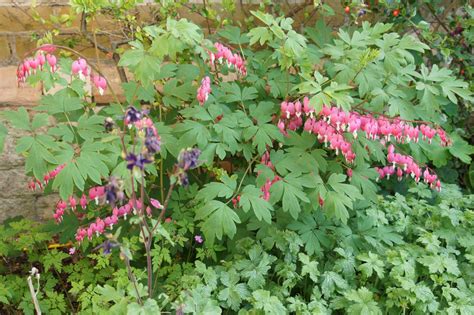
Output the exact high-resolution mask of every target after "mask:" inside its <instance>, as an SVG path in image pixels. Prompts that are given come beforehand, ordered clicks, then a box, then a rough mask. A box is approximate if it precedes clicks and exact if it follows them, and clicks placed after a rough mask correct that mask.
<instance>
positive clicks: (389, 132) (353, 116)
mask: <svg viewBox="0 0 474 315" xmlns="http://www.w3.org/2000/svg"><path fill="white" fill-rule="evenodd" d="M280 108H281V115H280V120H279V121H278V124H277V126H278V128H279V129H280V131H281V132H282V133H283V134H284V135H285V136H286V135H288V132H287V130H293V131H294V130H297V129H299V128H301V127H303V130H304V131H306V132H309V133H314V134H315V135H316V136H317V139H318V140H319V142H320V143H324V145H325V146H326V147H327V148H329V149H331V150H333V151H334V152H335V153H336V155H338V154H342V155H343V156H344V158H345V160H346V162H347V163H353V162H354V160H355V158H356V155H355V153H354V152H353V150H352V141H353V140H351V139H350V137H348V135H352V138H353V139H356V138H357V137H358V135H359V133H360V132H363V133H364V134H365V136H366V138H367V139H369V140H374V141H375V140H376V141H380V142H381V143H382V144H384V145H385V144H386V143H388V142H395V143H401V144H404V143H410V142H415V143H416V142H418V141H419V140H420V133H421V135H422V139H423V140H428V142H429V143H431V141H432V139H433V138H434V136H435V135H436V134H437V135H438V136H439V139H440V141H441V144H442V145H444V146H446V145H449V144H450V140H449V139H448V137H447V135H446V132H444V130H442V129H441V128H431V127H430V126H428V125H426V124H422V125H420V126H417V125H414V124H413V123H411V122H407V121H405V120H403V119H400V118H388V117H385V116H379V117H374V116H373V115H371V114H366V115H363V114H360V113H358V112H344V111H343V110H341V109H339V108H337V107H328V106H323V108H322V109H321V111H320V112H319V113H315V111H314V109H313V108H312V107H311V106H310V105H309V99H308V98H307V97H305V98H304V99H303V104H301V102H300V101H296V102H282V103H281V106H280ZM387 161H388V162H389V163H390V164H392V166H386V167H383V168H377V171H378V172H379V175H380V178H385V177H387V178H389V177H390V176H391V175H393V174H395V173H396V175H397V177H398V178H399V179H401V178H402V176H403V174H407V175H410V176H412V177H413V178H414V179H415V180H416V181H417V182H418V181H419V179H420V177H421V176H422V172H421V168H420V167H419V166H418V165H417V164H416V163H415V161H414V160H413V158H411V157H409V156H405V155H401V154H398V153H395V152H394V147H393V145H391V146H389V153H388V155H387ZM396 166H398V169H397V168H396ZM351 174H352V173H351ZM426 174H427V176H426V177H425V176H423V177H424V178H425V182H426V183H428V184H429V185H430V187H431V188H437V189H438V190H439V189H440V187H441V183H440V182H439V181H438V180H437V177H436V175H433V174H431V173H430V172H429V171H428V172H427V173H426ZM348 175H349V174H348ZM349 177H350V176H349Z"/></svg>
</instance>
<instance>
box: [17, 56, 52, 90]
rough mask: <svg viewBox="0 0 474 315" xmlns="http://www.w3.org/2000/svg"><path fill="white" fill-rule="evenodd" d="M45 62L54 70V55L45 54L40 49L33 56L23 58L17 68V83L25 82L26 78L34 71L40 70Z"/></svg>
mask: <svg viewBox="0 0 474 315" xmlns="http://www.w3.org/2000/svg"><path fill="white" fill-rule="evenodd" d="M46 62H47V63H48V64H49V66H50V67H51V71H53V72H54V71H56V70H57V69H56V63H57V60H56V57H55V56H54V55H50V54H47V55H46V56H45V55H44V53H43V52H42V51H39V52H38V53H37V54H36V57H35V58H28V59H26V60H24V61H23V62H22V63H21V64H20V65H19V66H18V68H17V70H16V75H17V81H18V83H21V82H25V81H26V79H27V78H28V77H29V76H30V75H32V74H35V73H36V71H38V70H39V71H41V70H43V68H44V65H45V64H46Z"/></svg>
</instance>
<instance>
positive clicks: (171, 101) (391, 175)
mask: <svg viewBox="0 0 474 315" xmlns="http://www.w3.org/2000/svg"><path fill="white" fill-rule="evenodd" d="M252 14H253V15H254V16H255V18H256V19H258V20H259V21H260V26H257V27H254V28H252V29H250V30H249V32H247V33H242V32H241V31H240V29H239V28H238V27H235V26H227V27H225V28H223V29H222V30H220V31H219V32H217V34H215V35H213V36H211V37H210V38H209V39H207V38H205V37H204V35H203V34H202V32H201V30H200V28H199V27H198V26H197V25H195V24H193V23H191V22H189V21H187V20H186V19H179V20H175V19H172V18H168V19H167V20H166V21H165V22H164V23H163V24H162V25H154V26H148V27H145V28H144V29H143V30H141V32H140V33H139V34H138V35H137V39H136V40H134V41H132V42H130V47H131V48H130V49H129V50H127V51H125V52H124V54H123V55H122V57H121V60H120V63H119V65H120V66H124V67H127V68H128V69H129V70H130V71H131V72H132V73H133V75H134V80H133V81H130V82H128V83H124V84H123V89H124V93H125V97H126V103H125V104H120V102H119V101H118V100H117V103H115V104H111V105H110V106H106V107H101V106H98V105H97V104H95V103H93V102H90V101H89V95H88V94H87V92H86V91H85V90H84V87H85V80H87V78H90V80H91V82H92V83H93V84H94V85H95V88H97V89H98V90H99V91H100V92H103V91H104V90H107V89H110V88H111V86H110V85H109V81H107V78H105V77H104V76H103V74H102V72H101V71H100V69H99V68H97V67H96V66H93V65H91V64H90V63H89V62H88V61H87V60H86V59H85V58H83V56H81V55H80V54H78V53H77V52H76V51H74V50H73V49H71V48H68V47H63V46H58V45H42V46H40V47H39V48H38V49H37V50H36V51H35V53H34V55H32V56H31V58H30V59H27V60H25V61H24V62H23V63H22V64H21V65H20V66H19V68H18V79H19V83H20V84H23V82H25V81H26V82H28V83H31V84H38V83H39V82H42V84H43V86H44V88H45V89H46V90H47V91H50V90H51V89H52V88H53V87H59V90H58V91H56V92H54V93H49V94H47V95H45V96H44V97H43V99H42V101H41V105H40V106H37V107H36V108H34V110H33V112H34V113H33V116H32V117H31V118H30V117H29V114H28V112H27V111H26V110H25V109H24V108H20V109H19V110H17V111H9V112H6V114H5V116H6V117H7V118H8V120H9V121H10V122H11V124H12V125H13V127H15V128H18V129H22V130H26V131H29V132H31V135H28V136H24V137H21V138H20V139H19V141H18V144H17V151H18V152H20V153H22V154H24V155H25V157H26V172H27V173H28V174H30V175H32V176H33V177H34V179H33V180H32V182H31V184H30V188H31V189H44V190H45V191H46V192H49V191H52V190H55V191H58V192H59V196H60V198H61V199H60V200H59V201H58V203H57V206H56V210H55V213H54V218H55V219H56V221H57V222H58V223H61V226H62V227H63V229H64V234H62V238H64V239H71V238H72V236H71V234H72V233H74V231H75V241H76V242H77V245H76V248H75V251H76V252H75V253H74V254H73V256H74V255H86V254H87V253H88V252H89V251H90V249H91V247H92V246H97V245H98V246H99V248H101V249H102V252H103V253H104V254H109V253H110V252H112V251H114V248H117V251H118V252H119V253H120V257H121V258H122V259H123V262H124V265H125V267H126V270H127V271H126V272H125V270H123V273H122V277H120V278H119V280H120V281H118V282H117V284H116V285H115V286H111V285H101V286H98V287H96V288H95V289H93V290H92V289H89V288H87V289H86V287H85V286H83V287H81V288H80V289H77V290H76V291H75V292H76V293H80V294H81V298H80V299H82V300H81V301H82V306H83V307H85V308H87V307H89V306H90V307H91V308H92V310H93V311H94V312H99V311H101V312H102V311H105V310H107V309H109V308H110V311H111V312H125V310H128V312H130V313H132V314H134V313H140V312H144V313H147V312H149V313H156V312H157V311H158V310H161V309H166V308H174V309H176V310H182V311H195V312H198V313H200V312H218V311H219V308H224V309H230V310H234V311H237V310H238V309H241V308H244V310H242V312H243V313H245V310H250V309H251V308H253V309H255V310H261V311H263V312H267V313H285V312H287V311H293V312H303V313H304V312H316V311H317V310H319V311H320V312H329V311H330V310H335V309H341V308H345V309H347V311H348V312H350V313H355V314H358V313H367V312H368V313H374V314H375V313H380V312H381V311H382V309H383V310H384V311H385V310H392V309H393V310H394V312H397V311H398V312H399V311H400V309H403V310H415V311H419V312H434V311H436V310H437V309H438V308H443V309H444V308H453V310H454V309H455V308H459V309H461V308H462V309H463V311H465V310H468V309H469V307H472V301H471V300H470V297H471V296H472V295H470V294H469V293H470V291H469V289H468V288H467V286H465V285H464V284H463V281H465V280H463V278H464V274H461V269H459V268H458V269H455V268H454V267H453V266H454V261H455V259H454V257H453V255H454V252H450V251H451V247H450V245H448V243H446V244H444V243H441V241H439V238H443V239H445V240H446V241H447V239H448V238H444V236H443V237H441V235H438V236H436V233H435V230H433V228H432V227H431V226H425V227H424V229H425V230H426V231H427V232H426V233H427V234H424V232H423V233H421V232H420V231H421V230H418V229H417V230H413V229H411V227H408V226H403V225H402V226H400V227H397V225H395V227H392V226H391V225H390V224H389V222H398V223H399V224H403V222H404V221H403V220H402V219H405V218H406V214H405V213H404V212H403V211H395V210H394V213H391V212H386V213H385V211H383V210H385V209H380V208H378V207H375V206H373V205H372V203H373V202H380V201H379V200H378V198H379V197H378V196H377V192H378V191H379V190H380V189H381V188H383V189H384V191H388V192H390V191H394V190H395V191H407V190H408V189H409V187H412V188H411V189H416V190H420V191H424V190H423V188H420V186H418V185H421V186H423V187H424V186H426V187H430V188H432V189H433V190H436V191H442V183H441V181H442V180H443V177H442V176H440V177H438V176H437V175H436V173H435V172H434V170H433V166H443V165H445V164H446V163H447V161H448V160H449V159H452V158H453V157H454V158H459V159H460V160H461V161H462V162H465V163H469V162H470V160H471V158H470V154H471V153H472V146H470V145H469V144H468V143H467V142H466V141H465V140H463V139H462V137H461V135H459V134H458V132H457V130H456V129H454V128H453V126H452V125H450V124H449V120H448V119H447V116H448V115H449V112H450V109H452V108H457V106H458V105H457V104H458V103H460V102H461V101H462V102H469V101H471V100H472V97H471V93H470V91H469V90H468V89H467V88H468V85H467V83H466V82H464V81H462V80H460V79H457V78H455V77H454V76H453V75H452V72H451V71H450V70H448V69H445V68H440V67H438V66H437V65H433V66H432V67H431V68H428V67H427V66H426V65H425V64H424V63H423V62H422V60H423V59H422V57H423V54H424V53H425V51H426V50H428V49H429V47H428V46H427V45H426V44H424V43H422V42H420V41H419V40H417V39H416V38H415V37H414V36H411V35H406V34H405V35H402V36H401V35H399V34H397V33H393V32H390V29H391V27H392V25H391V24H383V23H377V24H374V25H370V24H369V23H367V22H364V23H363V24H362V26H361V28H359V29H356V30H353V31H351V32H349V31H346V30H343V29H340V30H339V32H338V34H337V36H333V35H332V33H331V31H330V29H329V28H328V27H327V26H325V25H324V24H323V23H321V22H318V23H317V24H316V25H314V26H312V27H307V28H305V30H304V33H303V34H304V35H303V34H300V33H298V32H296V31H295V30H294V29H293V28H292V24H293V20H292V19H291V18H283V17H279V18H274V17H273V16H272V15H270V14H266V13H263V12H260V11H256V12H253V13H252ZM223 41H225V42H226V43H225V44H223V43H222V42H223ZM61 51H63V52H64V51H65V52H67V53H70V54H72V55H74V56H75V57H74V58H77V57H79V58H78V59H75V60H74V61H73V60H71V59H70V58H67V57H65V56H63V55H60V54H59V52H61ZM111 92H113V91H111ZM114 95H115V93H114ZM50 117H52V118H54V123H52V122H51V121H50ZM404 177H405V179H404ZM411 178H412V179H411ZM377 181H381V182H382V183H381V185H380V186H379V185H378V184H377V183H376V182H377ZM422 182H424V183H422ZM414 187H415V188H414ZM424 194H428V193H427V192H426V191H424ZM401 198H403V197H401V196H398V197H397V199H396V201H394V202H396V203H397V205H400V204H401V203H402V202H401V201H400V199H401ZM387 200H388V201H386V202H387V204H385V205H386V206H387V207H388V206H389V205H392V204H391V203H390V202H392V201H390V198H388V199H387ZM453 202H454V201H453ZM414 206H415V205H414ZM443 207H444V206H442V204H441V206H439V207H434V209H436V210H434V209H432V208H430V207H429V206H428V205H426V207H425V208H423V210H420V211H421V212H420V218H421V217H422V216H424V215H425V212H426V211H431V210H432V211H438V210H439V211H442V209H443ZM428 209H429V210H428ZM469 213H470V212H469V210H466V211H465V214H466V215H469ZM465 214H464V212H461V213H458V220H459V221H460V222H461V221H463V222H464V221H466V222H465V223H463V224H466V226H465V227H463V229H465V230H469V222H468V220H465V219H461V217H462V216H464V215H465ZM439 216H441V214H439ZM441 217H442V216H441ZM420 218H418V217H417V218H416V219H415V218H413V220H415V221H417V222H418V220H419V221H420V222H419V223H416V224H418V225H420V228H421V225H422V223H423V222H421V221H422V220H421V219H420ZM440 220H441V219H440ZM442 220H443V222H444V221H445V220H444V219H442ZM451 224H452V226H451V227H452V228H454V226H455V225H454V224H453V223H452V222H451ZM117 226H119V227H118V228H117V229H115V228H116V227H117ZM448 228H449V227H448ZM430 229H431V230H430ZM112 233H113V234H112ZM433 233H434V234H433ZM415 236H417V237H418V239H417V240H415V239H414V237H415ZM425 237H426V240H425ZM446 237H447V236H446ZM433 239H436V240H433ZM404 242H411V243H413V244H411V245H410V246H408V247H407V248H405V246H401V244H404ZM416 242H418V244H416ZM427 243H429V244H428V245H427ZM461 243H462V244H461ZM468 243H469V242H468V240H464V241H459V246H460V248H461V247H463V248H466V249H468V250H471V248H470V247H469V246H464V245H463V244H465V245H466V244H468ZM91 244H92V246H91ZM335 244H337V247H336V248H334V246H335ZM450 244H451V243H450ZM399 245H400V247H398V246H399ZM389 246H391V247H392V248H391V249H387V247H389ZM423 246H425V247H423ZM426 246H428V247H426ZM433 246H434V247H433ZM443 246H445V248H444V249H443ZM233 249H235V250H233ZM460 250H461V249H459V251H460ZM462 250H463V251H464V249H462ZM245 251H248V255H242V254H241V253H242V252H245ZM323 255H327V256H328V257H331V259H332V261H328V262H327V263H325V262H322V261H321V258H322V257H323ZM324 257H326V256H324ZM225 258H227V259H228V262H224V263H223V264H222V266H209V267H207V266H206V265H205V264H204V263H202V262H200V261H204V262H210V261H219V260H221V259H225ZM468 259H469V258H459V264H460V265H462V264H465V263H466V262H467V260H468ZM194 260H196V261H197V262H196V263H194V264H193V263H192V261H194ZM400 264H401V265H403V267H396V266H399V265H400ZM415 265H416V266H419V268H425V269H422V271H420V272H419V273H417V272H415V271H413V270H412V269H413V268H414V267H413V266H415ZM448 266H449V267H448ZM134 267H136V268H143V269H146V272H144V273H141V274H139V275H137V274H136V270H134ZM356 268H357V269H356ZM385 268H387V269H388V268H391V270H397V271H393V274H391V275H390V276H388V278H390V280H389V281H388V282H386V283H385V282H384V283H383V284H382V283H380V284H379V283H378V282H379V279H382V278H384V277H385V273H386V272H385ZM400 268H401V269H400ZM405 268H408V269H405ZM426 268H428V271H426ZM447 268H454V269H449V270H447ZM445 270H446V272H447V273H448V274H449V275H448V276H446V277H447V278H446V279H445V280H442V279H441V278H442V277H441V278H440V276H439V275H438V274H441V273H443V272H444V271H445ZM270 271H271V272H272V274H271V275H270V274H269V272H270ZM390 273H391V271H390ZM196 275H202V276H203V277H204V279H205V281H204V282H202V281H200V280H199V277H197V276H196ZM428 275H429V277H427V276H428ZM124 276H126V277H128V280H126V279H125V278H124ZM423 277H427V278H426V279H424V278H423ZM466 277H467V276H466ZM124 279H125V280H124ZM443 279H444V278H443ZM372 280H373V281H374V282H373V283H372V282H371V281H372ZM443 281H446V282H443ZM453 281H460V282H459V284H457V285H456V286H455V287H454V286H451V285H452V283H453ZM446 283H449V285H450V288H451V289H455V290H457V291H456V293H452V294H451V293H449V294H450V295H449V297H447V296H445V295H446V294H447V293H445V291H444V289H443V288H442V287H441V286H443V285H445V284H446ZM77 286H80V285H78V284H76V287H77ZM430 286H431V287H430ZM451 289H446V290H451ZM84 290H87V291H86V292H85V293H84ZM92 291H93V292H92ZM81 292H82V293H81ZM453 292H454V291H453ZM83 294H85V295H83ZM91 294H92V295H93V298H92V300H91V299H90V298H89V296H90V295H91ZM407 294H410V295H411V296H412V298H411V299H407V298H406V295H407ZM440 294H441V295H442V296H443V298H445V301H440V299H441V295H440ZM382 295H384V296H382ZM453 296H455V298H453ZM437 297H438V298H437ZM382 298H383V300H382ZM87 300H91V303H90V304H87V303H86V301H87ZM170 301H172V303H171V304H170V303H169V302H170ZM310 301H312V303H309V302H310ZM181 302H182V303H184V304H183V305H181V304H179V303H181ZM307 303H309V304H307Z"/></svg>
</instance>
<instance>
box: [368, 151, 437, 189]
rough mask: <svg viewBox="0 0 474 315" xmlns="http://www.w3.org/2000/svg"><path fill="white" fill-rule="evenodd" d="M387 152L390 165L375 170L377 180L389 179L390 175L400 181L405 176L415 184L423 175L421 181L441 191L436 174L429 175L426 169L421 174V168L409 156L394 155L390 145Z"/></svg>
mask: <svg viewBox="0 0 474 315" xmlns="http://www.w3.org/2000/svg"><path fill="white" fill-rule="evenodd" d="M387 151H388V153H387V161H388V163H390V164H392V165H388V166H384V167H383V168H378V167H376V168H375V169H376V170H377V172H378V173H379V179H383V178H387V179H390V176H391V175H394V174H396V175H397V178H398V180H399V181H400V180H402V178H403V175H404V174H405V175H406V176H411V177H412V178H414V179H415V181H416V182H419V181H420V178H421V176H422V175H423V181H424V182H425V183H426V184H429V186H430V188H436V190H438V191H441V182H440V181H439V180H438V177H437V176H436V174H434V173H433V174H431V173H430V171H429V169H428V168H426V169H425V171H424V172H422V170H421V167H420V166H419V165H418V164H417V163H416V162H415V161H414V160H413V158H412V157H411V156H408V155H403V154H400V153H395V147H394V146H393V145H392V144H391V145H389V147H388V150H387Z"/></svg>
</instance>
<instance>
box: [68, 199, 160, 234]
mask: <svg viewBox="0 0 474 315" xmlns="http://www.w3.org/2000/svg"><path fill="white" fill-rule="evenodd" d="M95 192H96V190H94V192H93V196H94V197H95V196H96V195H95V194H94V193H95ZM89 195H90V191H89ZM91 199H92V198H91ZM150 202H151V205H152V206H153V207H155V208H157V209H162V208H163V206H162V205H161V203H160V202H159V201H158V200H156V199H151V200H150ZM137 209H142V203H141V201H140V200H135V202H134V201H133V200H130V201H129V202H128V203H126V204H124V205H123V206H121V207H115V208H114V209H113V210H112V215H110V216H107V217H105V218H103V219H102V218H97V219H96V220H95V222H93V223H91V224H90V225H89V226H88V227H86V228H79V229H78V230H77V232H76V241H78V242H82V240H83V239H84V238H85V237H86V236H87V238H88V239H89V240H90V239H92V236H93V235H94V234H95V235H96V236H99V235H100V234H103V233H104V232H105V230H106V229H107V228H109V229H112V228H113V226H114V225H115V224H117V223H118V219H119V218H121V217H123V218H124V219H125V220H127V215H130V213H132V212H133V213H136V211H137ZM146 212H147V214H148V215H151V208H150V207H147V208H146Z"/></svg>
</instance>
